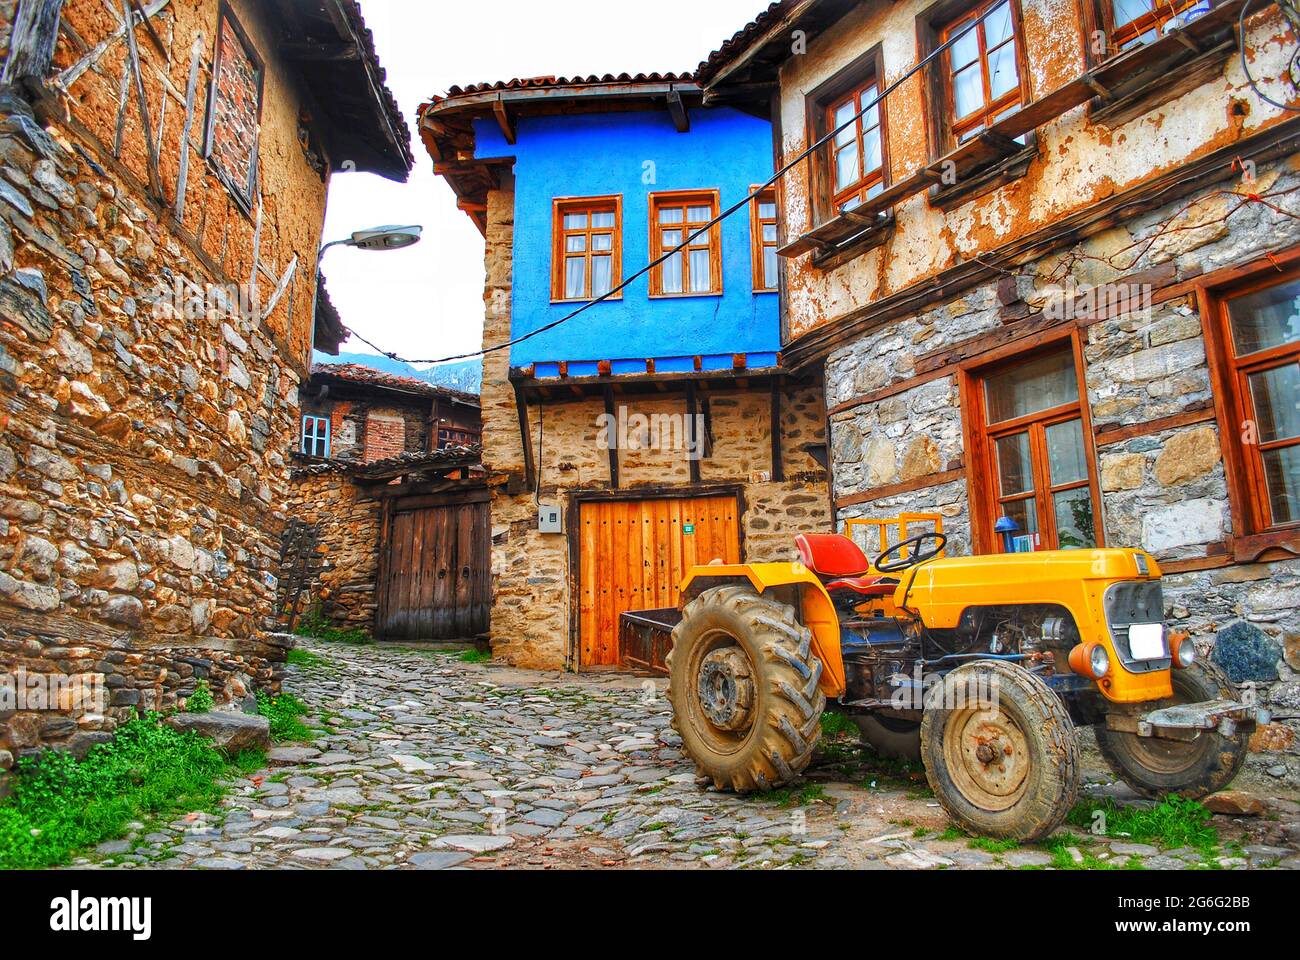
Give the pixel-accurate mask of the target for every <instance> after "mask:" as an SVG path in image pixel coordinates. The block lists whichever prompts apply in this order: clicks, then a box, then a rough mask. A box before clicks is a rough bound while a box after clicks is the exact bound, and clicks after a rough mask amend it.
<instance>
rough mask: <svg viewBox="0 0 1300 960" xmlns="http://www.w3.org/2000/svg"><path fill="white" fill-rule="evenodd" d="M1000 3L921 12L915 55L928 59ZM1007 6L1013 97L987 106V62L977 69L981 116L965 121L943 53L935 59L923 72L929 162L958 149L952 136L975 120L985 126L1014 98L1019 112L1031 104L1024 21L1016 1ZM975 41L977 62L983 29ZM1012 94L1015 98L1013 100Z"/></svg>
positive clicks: (950, 0) (961, 2)
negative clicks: (1013, 61)
mask: <svg viewBox="0 0 1300 960" xmlns="http://www.w3.org/2000/svg"><path fill="white" fill-rule="evenodd" d="M1000 2H1001V0H939V2H938V3H935V4H933V5H932V6H930V7H928V8H926V9H925V10H924V11H922V12H921V14H920V15H919V16H918V17H917V18H916V34H917V50H918V53H919V55H920V56H921V57H926V56H929V55H930V54H931V53H933V52H934V51H935V50H937V49H938V48H939V47H940V46H941V45H942V44H943V43H944V41H945V39H946V38H948V37H950V36H951V35H952V33H953V31H954V30H956V29H957V28H958V27H960V26H961V25H962V24H964V23H965V22H966V21H968V20H970V19H972V18H974V17H978V16H979V15H980V14H981V13H983V12H984V11H985V10H987V9H989V8H990V7H994V6H996V5H997V4H998V3H1000ZM1009 2H1010V4H1011V32H1012V35H1013V36H1012V41H1011V42H1012V43H1013V44H1015V50H1016V72H1017V75H1018V79H1019V81H1020V84H1019V87H1018V88H1017V89H1018V94H1016V93H1015V91H1011V92H1008V93H1006V94H1003V96H1002V97H1001V98H1000V99H999V100H998V103H997V104H996V105H994V104H990V103H989V102H988V95H989V92H990V91H989V77H988V70H987V63H984V64H983V66H982V67H981V72H982V73H983V76H984V94H985V105H984V107H983V108H981V112H979V113H974V114H971V116H970V117H965V118H961V119H960V120H959V119H958V118H957V117H956V98H955V96H954V94H953V89H952V78H953V74H952V65H951V62H950V60H949V58H948V56H947V53H944V54H943V55H941V56H939V57H936V58H935V59H934V61H933V62H932V63H931V65H930V66H929V67H927V68H926V70H925V86H926V98H925V105H926V136H927V139H928V140H929V148H930V159H932V160H937V159H939V158H940V157H942V156H945V155H946V154H948V153H949V152H950V151H952V150H953V149H955V148H956V147H957V145H958V137H959V136H960V134H961V133H963V132H965V131H966V130H967V129H970V128H971V127H972V126H974V124H975V122H976V121H981V122H984V123H985V125H986V126H987V125H988V118H990V117H994V116H996V115H997V114H999V113H1002V112H1005V111H1006V110H1007V108H1008V107H1009V106H1010V105H1011V103H1012V102H1013V101H1014V100H1016V99H1017V98H1018V100H1019V105H1020V107H1021V108H1022V109H1023V108H1024V107H1025V106H1026V105H1027V104H1030V103H1032V102H1033V96H1032V91H1031V90H1030V87H1029V60H1028V54H1027V51H1026V49H1025V47H1026V43H1025V29H1024V16H1023V13H1022V11H1021V9H1020V0H1009ZM977 33H978V35H979V38H980V56H981V60H982V61H983V58H984V55H985V53H986V51H985V49H984V39H983V33H984V32H983V29H982V28H981V29H980V30H978V31H977ZM1013 94H1015V95H1013ZM1034 144H1035V138H1034V135H1033V134H1032V133H1031V134H1029V135H1027V136H1026V137H1025V145H1026V147H1027V148H1028V147H1032V146H1034Z"/></svg>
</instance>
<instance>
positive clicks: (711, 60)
mask: <svg viewBox="0 0 1300 960" xmlns="http://www.w3.org/2000/svg"><path fill="white" fill-rule="evenodd" d="M794 3H795V0H777V2H776V3H773V4H771V5H769V6H768V8H767V9H766V10H764V11H763V12H762V13H760V14H759V15H758V16H756V17H755V18H754V19H753V20H751V21H750V22H749V23H747V24H745V25H744V26H743V27H741V28H740V29H739V30H737V31H736V32H735V33H734V34H733V35H732V37H731V39H729V40H727V41H726V42H725V43H723V44H722V46H720V47H718V49H717V50H714V51H713V52H712V53H711V54H709V55H708V57H707V58H705V60H704V62H702V63H701V64H700V66H699V69H697V70H696V71H695V78H696V79H697V80H698V81H699V82H701V83H704V82H705V81H707V80H708V79H709V78H711V77H712V76H713V74H714V73H715V72H716V71H717V70H718V69H719V68H720V67H721V66H722V65H723V64H724V63H726V62H727V61H728V60H730V59H731V57H732V56H733V55H734V54H737V53H739V52H740V51H741V50H743V49H744V48H745V47H746V46H748V45H749V43H750V41H751V40H753V39H754V38H755V37H757V36H758V35H759V34H760V33H762V32H763V31H764V30H766V29H767V28H768V27H769V26H770V25H771V24H772V23H773V22H774V21H775V20H777V19H779V18H780V16H781V15H782V14H783V13H784V12H785V10H786V8H787V7H790V6H793V4H794Z"/></svg>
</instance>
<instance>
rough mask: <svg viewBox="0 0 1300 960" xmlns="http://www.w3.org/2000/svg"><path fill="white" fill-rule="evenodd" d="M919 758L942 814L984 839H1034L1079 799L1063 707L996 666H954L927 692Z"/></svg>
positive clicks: (1024, 678) (1037, 683) (1010, 668)
mask: <svg viewBox="0 0 1300 960" xmlns="http://www.w3.org/2000/svg"><path fill="white" fill-rule="evenodd" d="M939 694H942V697H943V699H942V701H940V702H934V703H931V702H930V701H929V697H933V696H937V695H939ZM921 755H922V759H923V760H924V761H925V775H926V778H927V779H928V780H929V781H930V787H931V789H933V790H934V793H935V796H936V797H937V798H938V800H939V803H940V804H942V805H943V808H944V809H945V810H947V811H948V813H949V814H950V815H951V816H952V817H953V818H954V819H956V820H957V821H958V822H960V823H961V824H963V825H964V826H966V827H967V828H969V829H971V830H974V831H976V832H978V833H982V834H986V835H988V836H993V837H1008V838H1012V839H1016V840H1037V839H1040V838H1041V837H1044V836H1046V835H1047V834H1049V833H1051V832H1052V831H1053V830H1055V829H1056V828H1057V827H1058V826H1060V824H1061V823H1062V821H1064V820H1065V817H1066V815H1067V814H1068V813H1069V812H1070V809H1071V808H1072V807H1073V806H1074V802H1075V798H1076V797H1077V796H1078V793H1079V744H1078V741H1077V739H1076V738H1075V735H1074V725H1073V724H1072V723H1071V722H1070V715H1069V713H1068V712H1067V711H1066V709H1065V705H1064V704H1062V703H1061V700H1060V698H1059V697H1057V696H1056V694H1055V693H1053V692H1052V690H1051V689H1050V688H1049V687H1048V686H1047V684H1045V683H1043V681H1042V680H1040V679H1039V678H1038V677H1036V676H1034V675H1033V674H1032V673H1030V672H1029V671H1027V670H1024V669H1022V668H1021V667H1018V666H1015V665H1014V664H1010V663H1006V662H1003V661H995V660H981V661H978V662H975V663H970V664H966V665H964V666H961V667H958V668H957V669H956V670H953V671H952V672H951V673H949V674H948V675H947V676H946V677H944V680H943V684H942V685H941V686H940V687H938V688H936V689H934V690H933V691H932V692H931V693H930V694H928V695H927V703H926V710H925V717H924V719H923V720H922V722H921Z"/></svg>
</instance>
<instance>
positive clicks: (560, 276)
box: [551, 194, 623, 303]
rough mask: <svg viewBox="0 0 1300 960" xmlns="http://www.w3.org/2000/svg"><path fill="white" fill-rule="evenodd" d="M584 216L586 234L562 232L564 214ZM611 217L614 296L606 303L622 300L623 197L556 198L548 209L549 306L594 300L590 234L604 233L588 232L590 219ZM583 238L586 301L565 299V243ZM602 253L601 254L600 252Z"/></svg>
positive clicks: (612, 286)
mask: <svg viewBox="0 0 1300 960" xmlns="http://www.w3.org/2000/svg"><path fill="white" fill-rule="evenodd" d="M578 212H582V213H586V214H587V228H586V229H585V230H565V229H564V215H565V214H566V213H578ZM610 212H613V214H614V227H613V241H612V243H611V244H610V246H611V248H612V249H611V251H610V256H611V258H612V263H611V264H610V271H611V272H610V287H611V289H613V290H614V291H615V292H613V293H611V294H610V295H609V296H608V297H606V298H605V299H606V300H622V299H623V291H622V290H618V289H617V288H618V286H619V284H621V283H622V282H623V197H622V195H620V194H609V195H606V196H601V197H556V198H555V199H554V200H553V201H552V205H551V238H552V239H551V303H586V302H587V301H589V300H594V299H596V297H595V296H593V295H592V294H591V281H592V272H591V259H592V253H593V251H592V249H591V235H592V233H606V232H607V231H605V230H595V231H593V230H592V228H591V215H592V214H593V213H610ZM579 233H581V234H584V235H585V236H586V238H587V249H586V250H585V252H584V254H583V256H584V258H585V259H586V264H587V265H586V276H587V292H588V295H587V296H585V297H567V296H565V268H566V267H567V260H568V258H569V256H570V254H569V251H568V249H567V241H568V238H569V236H570V235H577V234H579ZM599 252H601V253H603V252H604V251H599Z"/></svg>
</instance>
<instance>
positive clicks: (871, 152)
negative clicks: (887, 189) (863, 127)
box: [862, 129, 881, 173]
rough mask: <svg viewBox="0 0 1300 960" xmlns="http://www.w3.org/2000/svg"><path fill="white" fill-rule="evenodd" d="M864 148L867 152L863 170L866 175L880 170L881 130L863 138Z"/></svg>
mask: <svg viewBox="0 0 1300 960" xmlns="http://www.w3.org/2000/svg"><path fill="white" fill-rule="evenodd" d="M862 147H863V149H864V150H865V151H866V159H865V161H864V163H863V164H862V169H863V170H864V171H865V172H866V173H872V172H873V171H876V170H879V169H880V163H881V161H880V130H879V129H875V130H872V131H871V132H870V133H867V134H864V135H863V137H862Z"/></svg>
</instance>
